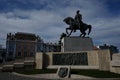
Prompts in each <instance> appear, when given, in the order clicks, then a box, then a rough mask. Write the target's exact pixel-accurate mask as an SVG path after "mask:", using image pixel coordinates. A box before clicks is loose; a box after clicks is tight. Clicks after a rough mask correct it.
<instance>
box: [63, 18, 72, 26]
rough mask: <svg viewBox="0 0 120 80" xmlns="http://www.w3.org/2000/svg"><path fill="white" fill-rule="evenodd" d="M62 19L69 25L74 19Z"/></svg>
mask: <svg viewBox="0 0 120 80" xmlns="http://www.w3.org/2000/svg"><path fill="white" fill-rule="evenodd" d="M63 21H64V22H65V23H66V24H68V25H71V22H73V21H74V19H73V18H72V17H67V18H65V19H64V20H63Z"/></svg>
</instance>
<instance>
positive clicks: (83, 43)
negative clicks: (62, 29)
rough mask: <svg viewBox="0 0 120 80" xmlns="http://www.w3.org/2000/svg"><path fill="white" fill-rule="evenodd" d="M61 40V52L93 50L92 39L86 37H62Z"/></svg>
mask: <svg viewBox="0 0 120 80" xmlns="http://www.w3.org/2000/svg"><path fill="white" fill-rule="evenodd" d="M61 42H62V46H61V52H69V51H89V50H93V42H92V39H91V38H88V37H87V38H86V37H85V38H81V37H64V38H63V39H62V41H61Z"/></svg>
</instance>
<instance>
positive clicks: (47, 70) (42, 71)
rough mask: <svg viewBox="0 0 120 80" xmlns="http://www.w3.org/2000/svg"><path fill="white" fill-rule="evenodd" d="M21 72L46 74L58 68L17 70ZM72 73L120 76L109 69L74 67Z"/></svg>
mask: <svg viewBox="0 0 120 80" xmlns="http://www.w3.org/2000/svg"><path fill="white" fill-rule="evenodd" d="M16 72H18V73H20V74H27V75H31V74H46V73H57V70H56V69H43V70H41V69H34V70H20V71H16ZM71 74H78V75H84V76H90V77H95V78H120V74H116V73H112V72H109V71H99V70H83V69H72V70H71Z"/></svg>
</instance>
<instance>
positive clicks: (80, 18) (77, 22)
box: [74, 10, 82, 28]
mask: <svg viewBox="0 0 120 80" xmlns="http://www.w3.org/2000/svg"><path fill="white" fill-rule="evenodd" d="M79 12H80V11H79V10H77V11H76V15H75V18H74V20H75V22H76V24H77V25H79V28H80V25H81V24H82V15H81V14H80V13H79Z"/></svg>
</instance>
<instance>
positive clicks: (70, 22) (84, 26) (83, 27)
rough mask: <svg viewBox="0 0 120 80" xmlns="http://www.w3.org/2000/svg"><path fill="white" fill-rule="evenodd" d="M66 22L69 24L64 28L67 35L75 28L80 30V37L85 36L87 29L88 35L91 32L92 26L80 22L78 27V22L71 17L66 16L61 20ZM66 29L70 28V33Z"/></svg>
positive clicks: (74, 30)
mask: <svg viewBox="0 0 120 80" xmlns="http://www.w3.org/2000/svg"><path fill="white" fill-rule="evenodd" d="M63 21H64V22H65V23H66V24H68V25H70V26H69V28H66V33H67V36H70V35H71V33H72V32H76V30H80V32H81V33H82V34H81V35H80V37H85V36H86V32H85V31H86V30H87V29H88V30H89V31H88V35H89V34H90V32H91V29H92V26H91V25H88V24H85V23H83V22H81V24H80V27H79V24H78V23H76V21H75V20H74V19H73V18H72V17H67V18H65V19H64V20H63ZM68 30H71V31H70V33H68Z"/></svg>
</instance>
